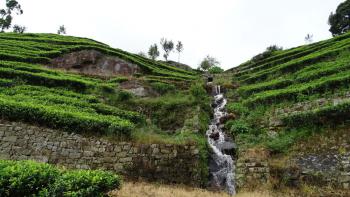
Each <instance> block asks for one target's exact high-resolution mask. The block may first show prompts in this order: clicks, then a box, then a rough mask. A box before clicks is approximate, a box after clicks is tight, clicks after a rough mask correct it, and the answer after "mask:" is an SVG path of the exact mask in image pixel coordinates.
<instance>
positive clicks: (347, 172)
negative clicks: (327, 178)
mask: <svg viewBox="0 0 350 197" xmlns="http://www.w3.org/2000/svg"><path fill="white" fill-rule="evenodd" d="M341 166H342V167H341V173H340V177H339V182H340V183H341V184H342V186H343V188H344V189H350V153H347V154H344V155H343V156H342V158H341Z"/></svg>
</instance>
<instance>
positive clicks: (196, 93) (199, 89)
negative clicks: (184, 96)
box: [190, 83, 208, 101]
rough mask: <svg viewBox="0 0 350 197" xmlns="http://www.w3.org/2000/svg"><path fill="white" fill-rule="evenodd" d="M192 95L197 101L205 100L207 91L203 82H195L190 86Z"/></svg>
mask: <svg viewBox="0 0 350 197" xmlns="http://www.w3.org/2000/svg"><path fill="white" fill-rule="evenodd" d="M190 92H191V95H192V96H193V97H194V98H195V99H196V100H197V101H203V100H205V99H206V97H207V96H208V95H207V92H206V90H205V89H204V87H203V85H202V84H199V83H195V84H193V85H192V86H191V87H190Z"/></svg>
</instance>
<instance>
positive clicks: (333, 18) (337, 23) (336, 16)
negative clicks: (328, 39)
mask: <svg viewBox="0 0 350 197" xmlns="http://www.w3.org/2000/svg"><path fill="white" fill-rule="evenodd" d="M328 24H329V25H330V26H331V27H330V29H329V31H330V32H331V33H332V35H333V36H338V35H341V34H344V33H346V32H347V31H349V29H350V0H347V1H345V2H343V3H341V4H340V5H339V6H338V8H337V10H336V12H335V13H333V12H332V13H331V14H330V16H329V18H328Z"/></svg>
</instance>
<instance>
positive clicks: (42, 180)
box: [0, 160, 121, 196]
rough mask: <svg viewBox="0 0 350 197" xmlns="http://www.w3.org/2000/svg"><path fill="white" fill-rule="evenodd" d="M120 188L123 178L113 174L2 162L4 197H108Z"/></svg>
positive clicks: (0, 177)
mask: <svg viewBox="0 0 350 197" xmlns="http://www.w3.org/2000/svg"><path fill="white" fill-rule="evenodd" d="M120 185H121V178H120V177H119V176H118V175H115V174H113V173H110V172H103V171H93V170H77V171H74V170H60V169H58V168H55V167H53V166H51V165H49V164H44V163H37V162H34V161H6V160H0V196H32V195H33V196H105V195H106V192H108V191H110V190H112V189H116V188H120Z"/></svg>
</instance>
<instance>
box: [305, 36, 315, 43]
mask: <svg viewBox="0 0 350 197" xmlns="http://www.w3.org/2000/svg"><path fill="white" fill-rule="evenodd" d="M313 38H314V35H312V34H307V35H306V36H305V42H306V43H312V42H313Z"/></svg>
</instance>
